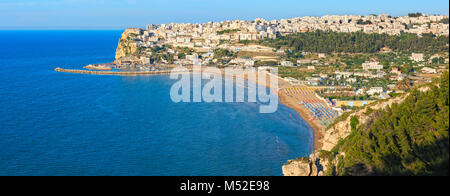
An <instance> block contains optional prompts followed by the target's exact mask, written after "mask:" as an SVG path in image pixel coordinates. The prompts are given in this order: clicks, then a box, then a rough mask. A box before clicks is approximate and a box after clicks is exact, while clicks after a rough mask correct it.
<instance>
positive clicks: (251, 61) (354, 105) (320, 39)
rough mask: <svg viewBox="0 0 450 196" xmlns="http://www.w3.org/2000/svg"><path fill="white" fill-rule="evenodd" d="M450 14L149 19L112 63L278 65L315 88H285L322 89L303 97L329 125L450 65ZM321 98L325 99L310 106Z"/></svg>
mask: <svg viewBox="0 0 450 196" xmlns="http://www.w3.org/2000/svg"><path fill="white" fill-rule="evenodd" d="M448 20H449V18H448V16H441V15H425V14H421V13H411V14H409V15H408V16H400V17H391V16H390V15H386V14H384V15H369V16H323V17H297V18H292V19H282V20H271V21H267V20H265V19H262V18H258V19H255V20H254V21H242V20H236V21H224V22H208V23H205V24H189V23H178V24H175V23H171V24H161V25H154V24H150V25H148V26H147V28H146V29H140V28H129V29H126V31H125V32H124V33H123V34H122V37H121V38H120V42H119V45H118V48H117V52H116V60H115V62H114V64H113V65H114V66H116V67H118V68H122V69H133V70H143V71H148V70H150V69H151V70H155V69H156V70H161V69H164V68H165V67H174V66H191V65H192V64H193V62H194V60H196V59H198V60H199V61H200V62H201V64H202V65H204V66H214V67H220V68H223V67H240V68H249V67H256V68H258V69H259V70H270V69H272V68H274V67H277V68H278V70H279V76H280V77H281V78H282V79H283V80H284V81H286V82H287V83H289V84H290V85H291V86H292V87H304V86H306V87H309V88H308V89H303V88H292V89H284V91H283V92H284V93H286V94H288V95H290V96H297V95H298V94H302V93H303V94H308V93H313V95H314V94H315V95H314V96H312V97H310V98H311V99H306V100H305V99H304V98H300V99H299V100H298V101H299V102H300V103H303V104H305V107H306V108H307V109H308V110H310V112H311V113H312V114H313V115H312V116H314V118H317V119H319V121H320V124H321V125H322V127H326V126H327V125H329V124H330V123H332V122H333V120H334V119H335V118H336V117H337V116H339V115H341V114H342V113H344V112H346V111H351V110H354V109H358V108H360V107H362V106H365V105H367V104H370V103H372V102H374V101H376V100H380V99H388V98H390V97H394V96H397V95H399V94H402V93H404V92H405V91H407V90H408V89H410V88H411V87H414V86H417V85H421V84H423V83H429V82H431V81H432V80H433V78H436V77H439V75H440V73H443V72H445V71H446V70H448V63H449V55H448V42H449V41H448V36H449V24H448ZM97 68H98V69H104V67H102V65H100V66H99V67H97ZM94 69H95V68H94ZM303 97H305V96H303ZM316 98H318V99H316ZM316 100H319V101H320V103H321V104H319V105H315V104H312V105H309V104H311V103H308V102H311V101H313V102H314V101H316Z"/></svg>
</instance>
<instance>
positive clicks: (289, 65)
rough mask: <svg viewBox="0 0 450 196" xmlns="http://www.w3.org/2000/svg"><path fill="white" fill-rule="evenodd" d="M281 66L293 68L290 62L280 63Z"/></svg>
mask: <svg viewBox="0 0 450 196" xmlns="http://www.w3.org/2000/svg"><path fill="white" fill-rule="evenodd" d="M281 66H284V67H293V66H294V63H292V62H291V61H282V62H281Z"/></svg>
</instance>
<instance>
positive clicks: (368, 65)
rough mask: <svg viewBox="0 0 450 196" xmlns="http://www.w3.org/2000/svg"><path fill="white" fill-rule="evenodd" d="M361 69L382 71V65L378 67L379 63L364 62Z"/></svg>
mask: <svg viewBox="0 0 450 196" xmlns="http://www.w3.org/2000/svg"><path fill="white" fill-rule="evenodd" d="M362 67H363V69H364V70H371V69H375V70H382V69H383V65H380V62H378V61H373V62H369V61H366V62H365V63H363V64H362Z"/></svg>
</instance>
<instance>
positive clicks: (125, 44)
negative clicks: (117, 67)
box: [116, 28, 142, 61]
mask: <svg viewBox="0 0 450 196" xmlns="http://www.w3.org/2000/svg"><path fill="white" fill-rule="evenodd" d="M141 33H142V30H141V29H134V28H128V29H126V30H125V31H124V32H123V33H122V37H121V38H120V40H119V44H118V46H117V50H116V61H117V60H119V59H121V58H123V57H128V56H130V55H133V54H135V53H136V52H137V51H138V47H137V44H136V42H135V41H134V39H136V36H138V35H140V34H141Z"/></svg>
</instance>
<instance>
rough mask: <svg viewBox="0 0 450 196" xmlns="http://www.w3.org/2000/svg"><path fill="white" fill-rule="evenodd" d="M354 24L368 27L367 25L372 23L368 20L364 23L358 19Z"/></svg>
mask: <svg viewBox="0 0 450 196" xmlns="http://www.w3.org/2000/svg"><path fill="white" fill-rule="evenodd" d="M356 24H359V25H368V24H372V22H371V21H370V20H366V21H364V20H363V19H359V20H358V21H357V22H356Z"/></svg>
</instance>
